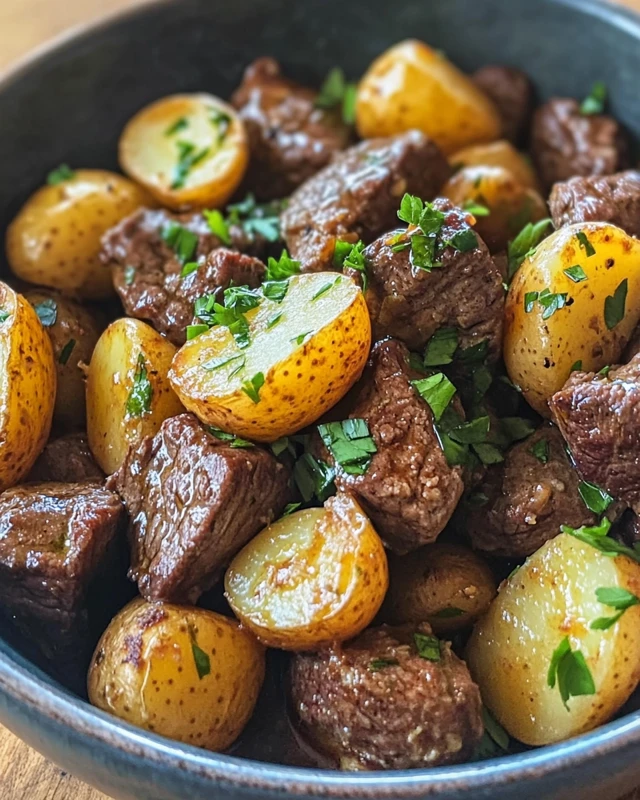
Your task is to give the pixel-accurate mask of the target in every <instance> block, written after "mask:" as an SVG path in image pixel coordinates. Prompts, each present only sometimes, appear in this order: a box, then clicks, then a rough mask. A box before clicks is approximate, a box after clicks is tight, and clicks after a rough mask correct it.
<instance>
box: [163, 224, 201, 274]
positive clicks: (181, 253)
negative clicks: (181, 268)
mask: <svg viewBox="0 0 640 800" xmlns="http://www.w3.org/2000/svg"><path fill="white" fill-rule="evenodd" d="M160 236H161V238H162V241H163V242H165V243H166V244H167V245H169V247H170V248H171V249H172V250H173V252H174V253H175V254H176V256H177V257H178V261H179V262H180V263H181V264H186V263H187V261H192V260H193V255H194V253H195V252H196V247H197V246H198V236H197V234H195V233H193V232H192V231H190V230H187V228H184V227H183V226H182V225H180V224H179V223H177V222H169V223H167V225H165V226H164V228H163V229H162V231H161V233H160Z"/></svg>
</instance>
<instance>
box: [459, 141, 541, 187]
mask: <svg viewBox="0 0 640 800" xmlns="http://www.w3.org/2000/svg"><path fill="white" fill-rule="evenodd" d="M449 162H450V164H451V166H452V167H453V168H454V169H455V170H458V169H461V168H462V167H502V168H503V169H508V170H509V172H510V173H511V174H512V175H513V177H514V178H515V179H516V180H517V181H518V183H520V184H521V185H522V186H526V187H527V188H529V189H536V191H538V190H539V188H540V185H539V182H538V178H537V176H536V173H535V172H534V170H533V167H532V166H531V163H530V161H529V159H528V158H527V157H526V156H525V155H524V154H523V153H521V152H520V151H519V150H516V148H515V147H514V146H513V145H512V144H511V142H508V141H507V140H506V139H499V140H498V141H497V142H489V143H488V144H472V145H471V146H469V147H464V148H463V149H462V150H458V152H457V153H454V154H453V155H452V156H450V157H449Z"/></svg>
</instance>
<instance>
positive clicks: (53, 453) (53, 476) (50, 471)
mask: <svg viewBox="0 0 640 800" xmlns="http://www.w3.org/2000/svg"><path fill="white" fill-rule="evenodd" d="M28 480H29V481H32V482H38V483H45V482H54V483H82V482H83V481H102V480H104V473H103V472H102V470H101V469H100V467H99V466H98V465H97V464H96V462H95V461H94V460H93V456H92V454H91V450H89V445H88V444H87V435H86V433H69V434H67V435H66V436H61V437H60V438H58V439H51V440H50V441H49V442H48V444H47V445H46V447H45V448H44V450H43V451H42V453H40V456H39V457H38V460H37V461H36V463H35V464H34V465H33V469H32V470H31V472H30V473H29V477H28Z"/></svg>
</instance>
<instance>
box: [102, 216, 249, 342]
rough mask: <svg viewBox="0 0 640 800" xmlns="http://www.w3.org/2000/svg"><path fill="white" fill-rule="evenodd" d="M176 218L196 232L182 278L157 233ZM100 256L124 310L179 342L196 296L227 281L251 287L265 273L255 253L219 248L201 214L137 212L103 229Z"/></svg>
mask: <svg viewBox="0 0 640 800" xmlns="http://www.w3.org/2000/svg"><path fill="white" fill-rule="evenodd" d="M176 223H178V224H180V225H181V226H182V227H183V228H185V229H186V230H187V231H189V232H191V233H194V234H196V235H197V237H198V239H197V243H196V245H195V249H194V250H193V253H192V254H191V255H190V256H188V258H187V261H189V262H198V264H199V265H200V266H199V267H198V269H197V270H195V271H194V272H191V273H190V274H189V275H187V276H185V277H184V278H182V277H181V275H180V274H181V272H182V269H183V266H184V264H183V263H182V261H181V259H180V258H179V257H178V254H177V253H176V251H175V250H174V249H173V248H172V247H170V246H169V244H167V242H165V241H164V239H163V237H162V233H163V231H166V230H167V226H169V225H171V224H176ZM232 241H233V240H232ZM102 258H103V261H104V262H105V263H106V264H107V265H108V266H110V267H111V271H112V273H113V283H114V286H115V288H116V291H117V292H118V294H119V296H120V300H121V301H122V305H123V306H124V310H125V311H126V313H127V315H128V316H130V317H136V318H138V319H144V320H147V321H148V322H150V323H151V324H152V325H153V327H154V328H155V329H156V330H157V331H160V333H164V334H166V335H167V337H168V338H169V339H170V340H171V341H172V342H173V343H174V344H176V345H178V346H179V345H182V344H184V342H185V329H186V327H187V325H189V324H191V322H192V320H193V304H194V302H195V301H196V300H197V299H198V297H201V296H202V295H204V294H207V293H214V292H217V291H221V290H223V289H225V288H227V287H228V286H230V285H231V283H233V284H235V285H236V286H243V285H248V286H251V287H252V288H255V287H256V286H258V285H259V284H260V281H261V279H262V276H263V275H264V264H263V263H262V262H261V261H259V260H258V259H257V258H253V257H252V256H249V255H244V254H242V253H240V252H238V251H237V250H230V249H228V248H226V247H220V240H219V239H218V238H217V237H216V236H214V235H213V234H212V233H211V231H210V230H209V226H208V225H207V223H206V220H205V219H204V217H203V216H202V214H192V215H190V216H188V217H187V216H182V217H178V216H176V215H174V214H170V213H169V212H167V211H150V210H148V209H142V210H140V211H137V212H136V213H135V214H132V215H131V216H130V217H128V218H127V219H125V220H123V221H122V222H121V223H120V224H119V225H116V226H115V228H112V229H111V230H110V231H108V232H107V234H106V235H105V237H104V239H103V247H102Z"/></svg>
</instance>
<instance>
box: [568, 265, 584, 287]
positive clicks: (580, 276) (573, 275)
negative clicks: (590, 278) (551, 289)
mask: <svg viewBox="0 0 640 800" xmlns="http://www.w3.org/2000/svg"><path fill="white" fill-rule="evenodd" d="M562 271H563V272H564V274H565V275H566V276H567V278H569V280H571V281H573V282H574V283H581V282H582V281H586V280H587V273H586V272H585V271H584V270H583V269H582V267H581V266H580V265H579V264H576V265H575V266H573V267H567V269H563V270H562Z"/></svg>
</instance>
